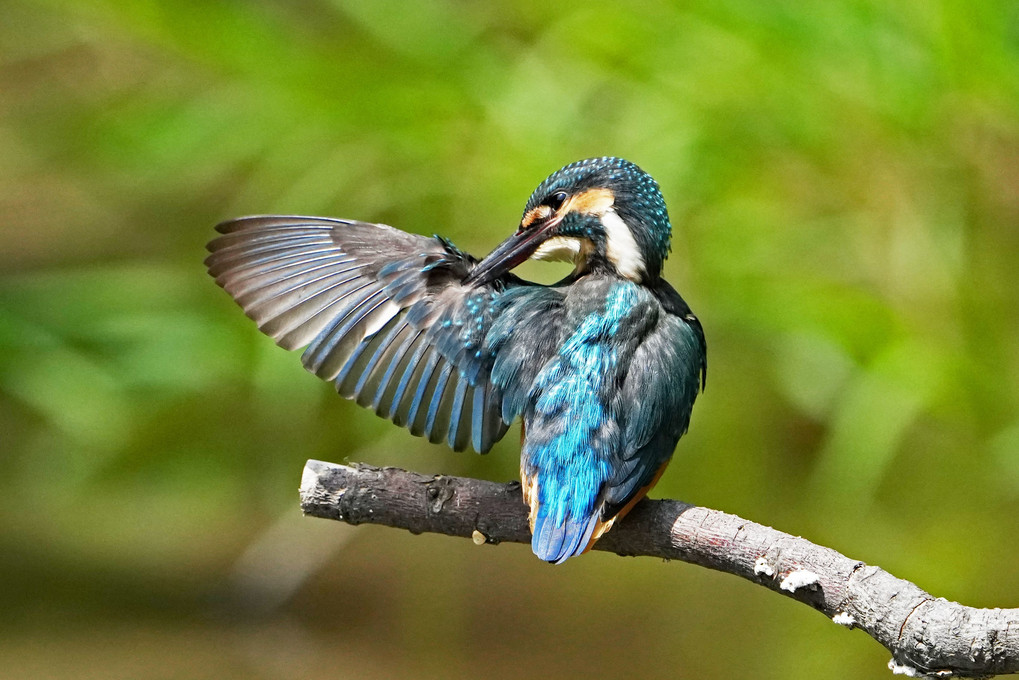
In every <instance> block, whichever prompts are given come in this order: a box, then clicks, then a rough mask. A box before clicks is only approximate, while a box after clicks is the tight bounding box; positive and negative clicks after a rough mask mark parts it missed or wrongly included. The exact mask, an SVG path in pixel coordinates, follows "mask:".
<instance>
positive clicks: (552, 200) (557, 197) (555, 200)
mask: <svg viewBox="0 0 1019 680" xmlns="http://www.w3.org/2000/svg"><path fill="white" fill-rule="evenodd" d="M565 202H566V192H565V191H557V192H555V193H554V194H551V195H550V196H549V197H548V198H547V199H545V205H547V206H548V207H550V208H552V210H554V211H558V210H559V208H561V207H563V203H565Z"/></svg>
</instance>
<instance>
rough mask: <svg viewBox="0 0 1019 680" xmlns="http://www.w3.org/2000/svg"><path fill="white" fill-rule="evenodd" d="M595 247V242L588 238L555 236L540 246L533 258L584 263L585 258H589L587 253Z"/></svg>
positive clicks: (546, 260)
mask: <svg viewBox="0 0 1019 680" xmlns="http://www.w3.org/2000/svg"><path fill="white" fill-rule="evenodd" d="M593 247H594V246H593V244H592V243H591V242H590V241H588V240H586V239H579V238H574V237H571V236H553V237H552V238H550V239H549V240H547V241H545V242H544V243H542V244H541V245H540V246H538V249H537V250H536V251H534V255H531V259H533V260H544V261H545V262H572V263H574V264H577V265H582V264H583V260H586V259H587V255H588V253H589V252H590V250H591V248H593Z"/></svg>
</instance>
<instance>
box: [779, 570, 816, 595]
mask: <svg viewBox="0 0 1019 680" xmlns="http://www.w3.org/2000/svg"><path fill="white" fill-rule="evenodd" d="M819 580H820V577H819V576H818V575H817V574H815V573H814V572H812V571H808V570H806V569H796V570H794V571H790V572H789V573H788V574H786V577H785V578H784V579H782V582H781V583H779V584H778V587H779V588H781V589H782V590H788V591H789V592H790V593H795V592H796V591H797V590H799V589H800V588H806V587H807V586H812V585H816V584H817V582H818V581H819Z"/></svg>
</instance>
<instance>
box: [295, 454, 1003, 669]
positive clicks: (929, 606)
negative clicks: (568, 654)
mask: <svg viewBox="0 0 1019 680" xmlns="http://www.w3.org/2000/svg"><path fill="white" fill-rule="evenodd" d="M301 509H302V510H303V511H304V513H305V514H307V515H312V516H314V517H323V518H327V519H335V520H340V521H343V522H347V523H348V524H363V523H368V524H384V525H386V526H392V527H397V528H402V529H407V530H409V531H411V532H412V533H423V532H433V533H440V534H447V535H450V536H462V537H466V538H474V540H475V542H478V543H481V542H486V543H492V544H495V543H501V542H504V541H511V542H514V543H529V542H530V540H531V534H530V530H529V529H528V525H527V508H526V506H525V505H524V504H523V501H522V500H521V494H520V484H519V483H517V482H510V483H508V484H498V483H495V482H487V481H482V480H477V479H468V478H463V477H448V476H444V475H436V476H427V475H421V474H417V473H414V472H407V471H405V470H400V469H397V468H377V467H372V466H369V465H363V464H355V465H351V466H346V465H335V464H332V463H324V462H321V461H316V460H309V461H308V463H307V465H306V466H305V470H304V477H303V480H302V483H301ZM594 549H595V550H607V551H609V552H614V553H617V554H619V555H633V556H636V555H645V556H650V557H658V558H663V559H670V560H672V559H675V560H682V561H683V562H691V563H693V564H699V565H701V566H704V567H708V568H710V569H717V570H719V571H723V572H726V573H728V574H735V575H736V576H740V577H742V578H745V579H747V580H748V581H752V582H754V583H756V584H758V585H761V586H764V587H765V588H769V589H771V590H773V591H775V592H777V593H779V594H782V595H786V596H787V597H791V598H793V599H795V600H798V601H800V602H802V603H804V604H807V605H809V606H811V607H813V608H814V609H816V610H818V611H819V612H821V613H822V614H824V615H825V616H827V617H828V618H829V619H832V620H833V621H834V622H835V623H838V624H841V625H843V626H847V627H850V628H859V629H861V630H863V631H865V632H866V633H867V634H868V635H870V636H871V637H872V638H874V639H875V640H877V641H878V642H880V643H881V644H882V645H884V646H885V647H886V648H887V649H888V650H889V651H890V652H891V654H892V660H891V661H889V668H890V669H891V670H893V671H894V672H896V673H898V674H904V675H907V676H910V677H924V676H932V677H967V678H979V677H988V676H991V675H997V674H1004V673H1016V672H1019V609H976V608H973V607H966V606H963V605H961V604H958V603H956V602H949V601H948V600H945V599H943V598H938V597H934V596H932V595H930V594H928V593H926V592H924V591H923V590H921V589H920V588H918V587H917V586H915V585H913V584H912V583H910V582H908V581H904V580H902V579H899V578H896V577H894V576H892V575H891V574H889V573H888V572H886V571H885V570H884V569H881V568H880V567H875V566H870V565H867V564H864V563H863V562H860V561H859V560H853V559H850V558H848V557H845V556H844V555H842V554H840V553H838V552H836V551H834V550H832V549H830V548H825V547H824V546H819V545H815V544H813V543H811V542H810V541H807V540H805V539H803V538H800V537H797V536H790V535H789V534H785V533H782V532H781V531H776V530H775V529H772V528H771V527H767V526H764V525H761V524H756V523H754V522H750V521H748V520H745V519H741V518H739V517H736V516H735V515H729V514H726V513H724V512H719V511H717V510H711V509H708V508H701V507H697V506H693V505H689V504H687V503H683V502H681V501H668V500H662V501H652V500H645V501H643V502H641V503H640V504H638V505H637V506H636V507H635V508H634V510H633V511H632V512H631V513H630V514H629V515H628V516H627V517H626V519H625V520H623V521H621V522H620V523H619V524H618V525H617V526H616V527H615V528H614V529H613V530H612V531H610V532H609V533H607V534H606V535H605V536H604V537H603V538H602V539H601V540H600V541H598V542H597V543H596V544H595V546H594Z"/></svg>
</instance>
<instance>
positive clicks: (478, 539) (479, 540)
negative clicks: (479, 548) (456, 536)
mask: <svg viewBox="0 0 1019 680" xmlns="http://www.w3.org/2000/svg"><path fill="white" fill-rule="evenodd" d="M471 540H472V541H474V545H485V541H487V540H488V539H487V538H485V535H484V534H483V533H481V532H480V531H478V530H477V529H475V530H474V533H473V534H471Z"/></svg>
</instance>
